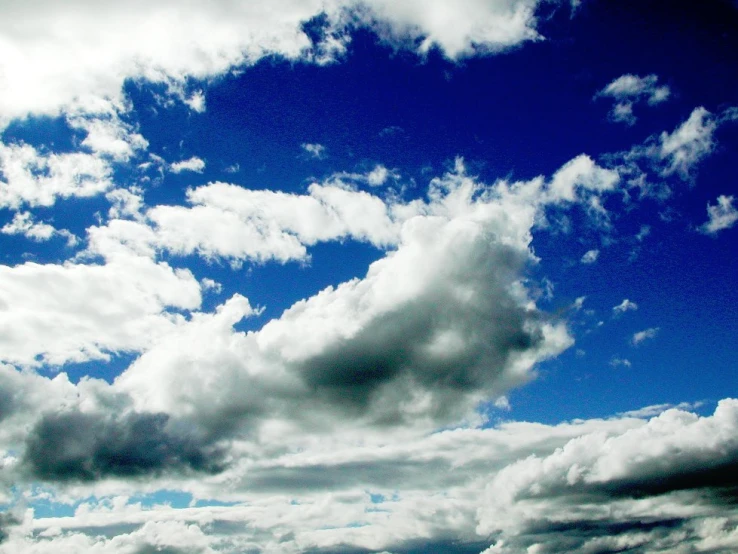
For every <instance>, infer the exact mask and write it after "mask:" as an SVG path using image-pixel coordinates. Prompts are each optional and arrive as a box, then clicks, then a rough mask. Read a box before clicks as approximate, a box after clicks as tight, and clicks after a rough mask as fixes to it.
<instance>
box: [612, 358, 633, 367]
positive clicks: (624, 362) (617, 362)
mask: <svg viewBox="0 0 738 554" xmlns="http://www.w3.org/2000/svg"><path fill="white" fill-rule="evenodd" d="M610 365H611V366H612V367H621V366H622V367H631V365H633V364H631V363H630V360H628V359H627V358H618V357H614V358H612V359H611V360H610Z"/></svg>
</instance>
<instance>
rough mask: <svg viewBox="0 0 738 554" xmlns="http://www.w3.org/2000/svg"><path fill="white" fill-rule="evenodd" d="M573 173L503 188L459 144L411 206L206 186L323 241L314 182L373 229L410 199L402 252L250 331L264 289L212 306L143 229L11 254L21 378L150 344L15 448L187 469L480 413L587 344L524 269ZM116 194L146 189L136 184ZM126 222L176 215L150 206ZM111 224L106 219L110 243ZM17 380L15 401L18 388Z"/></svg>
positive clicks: (48, 469)
mask: <svg viewBox="0 0 738 554" xmlns="http://www.w3.org/2000/svg"><path fill="white" fill-rule="evenodd" d="M591 170H592V171H595V172H596V171H597V168H596V167H594V166H593V167H592V168H591ZM569 178H570V179H572V180H574V182H575V183H577V184H575V185H573V186H574V187H575V189H579V188H582V189H583V190H584V191H589V193H591V191H592V190H593V187H592V186H591V184H590V179H589V178H583V177H582V175H581V172H576V173H575V174H574V175H573V176H571V177H569ZM561 183H562V177H561V175H560V173H557V174H556V175H554V177H552V178H551V179H550V180H544V179H542V178H536V179H533V180H532V181H528V182H517V183H508V182H506V181H499V182H497V183H495V184H494V185H492V186H487V185H484V184H482V183H479V182H478V181H476V180H475V179H474V178H472V177H470V176H468V175H467V174H466V172H465V169H464V166H463V163H462V162H461V161H460V160H459V161H457V165H456V168H455V170H454V171H453V172H450V173H448V174H446V175H444V176H443V177H441V178H437V179H434V180H433V181H432V182H431V184H430V187H429V193H428V197H427V199H426V200H425V201H413V202H411V203H409V204H397V205H395V206H391V205H386V204H384V203H383V201H381V200H380V199H378V198H376V197H372V196H369V195H367V194H365V193H358V192H355V191H352V190H346V189H343V188H335V189H331V190H328V191H326V190H323V189H320V190H319V192H317V193H316V192H315V190H316V189H313V194H314V195H313V196H305V197H297V196H295V197H293V198H292V200H294V201H296V202H297V206H296V207H295V208H294V209H293V208H290V207H289V200H290V198H288V197H287V196H285V195H283V196H279V195H278V196H277V198H276V199H277V200H278V202H273V200H274V198H273V197H271V196H269V195H267V194H266V193H264V192H259V191H256V192H254V191H247V190H246V189H241V188H239V187H235V186H233V185H224V184H213V185H208V186H206V187H202V188H201V189H195V190H193V191H191V195H192V198H193V199H197V200H201V201H203V202H207V203H209V205H211V206H213V207H218V208H221V209H225V208H226V207H228V208H229V209H234V210H236V212H239V211H240V213H241V215H242V216H243V217H245V218H247V217H258V218H259V219H260V221H261V224H262V225H266V226H273V225H276V226H280V225H287V224H288V222H289V224H290V225H296V226H297V227H291V228H290V231H291V232H292V233H295V234H296V235H297V236H303V237H311V240H312V238H315V240H317V238H320V237H317V238H316V237H313V235H311V233H316V232H320V229H321V228H322V227H325V225H321V226H318V227H316V226H307V227H300V225H303V223H305V224H307V223H306V222H307V221H308V220H305V222H303V223H300V221H299V220H295V219H294V218H293V217H292V214H297V213H300V212H301V211H303V210H304V205H303V204H302V203H303V202H308V204H307V205H308V206H313V207H314V209H315V210H317V211H316V212H315V214H313V215H315V218H316V220H318V221H320V218H321V217H323V216H321V213H323V212H321V211H320V210H322V209H323V207H322V206H321V204H320V203H319V202H316V201H315V198H314V197H318V198H324V196H322V195H324V194H325V195H326V196H325V198H333V195H337V198H340V199H341V202H348V206H349V207H350V206H352V205H353V204H352V202H356V201H358V202H359V205H358V208H357V209H356V210H355V213H356V214H361V215H363V216H364V219H359V218H358V215H352V214H354V212H352V211H351V210H349V211H348V212H346V213H347V214H348V216H347V217H345V221H344V220H339V222H341V221H343V223H342V225H348V223H346V222H349V221H350V222H351V225H358V226H359V227H356V228H355V230H352V231H351V232H352V233H353V236H354V237H355V238H364V236H365V235H364V234H367V235H368V236H371V231H364V230H363V229H365V228H366V229H379V228H380V226H381V225H385V224H386V222H387V221H386V220H387V217H388V216H387V213H388V212H394V213H396V214H401V217H400V216H399V215H398V216H396V220H395V222H394V224H393V225H390V226H385V228H386V229H387V228H389V229H395V230H394V231H393V233H394V234H395V236H394V237H393V238H392V240H384V239H382V240H381V241H380V240H378V241H377V244H382V245H384V246H385V247H386V248H388V250H387V251H386V254H385V255H384V257H382V258H380V259H379V260H377V261H376V262H374V263H373V264H372V265H371V266H370V267H369V269H368V271H367V273H366V275H365V276H364V277H363V278H361V279H358V278H357V279H354V280H351V281H347V282H344V283H342V284H340V285H338V286H336V287H329V288H327V289H325V290H323V291H321V292H319V293H318V294H316V295H314V296H312V297H309V298H307V299H305V300H303V301H300V302H297V303H296V304H294V305H293V306H292V307H291V308H290V309H288V310H286V311H285V312H284V313H283V314H282V315H281V316H280V317H278V318H276V319H273V320H271V321H269V322H267V323H265V324H264V325H263V326H262V327H261V328H260V329H258V330H256V331H250V332H240V331H236V330H235V329H234V325H235V324H237V323H238V322H239V321H240V320H241V319H243V318H245V317H252V316H258V314H259V310H255V309H254V308H252V307H251V305H250V304H249V302H248V300H247V299H246V298H244V297H242V296H240V295H238V294H236V295H234V296H232V297H231V298H230V299H229V300H227V301H226V302H225V303H223V304H222V305H221V306H220V307H218V308H217V310H216V311H215V312H213V313H198V312H195V311H194V310H196V309H197V308H198V307H199V305H200V284H199V283H198V282H197V281H196V280H195V278H194V276H193V275H192V274H191V273H190V272H189V271H187V270H175V269H173V268H172V267H171V266H170V265H168V264H167V263H164V262H157V261H156V259H155V252H153V251H152V252H148V254H150V255H145V254H146V252H137V251H136V248H138V249H139V250H145V248H143V247H140V248H139V247H136V248H131V247H130V245H128V244H127V243H126V242H125V240H121V241H119V242H118V243H117V244H118V246H117V247H113V246H111V245H112V244H114V243H115V241H113V240H112V239H110V242H109V244H108V245H107V247H106V248H101V250H100V252H98V253H102V254H104V258H103V262H102V263H98V264H82V263H70V262H68V263H65V264H62V265H53V264H47V265H41V264H33V263H25V264H22V265H18V266H14V267H5V268H4V270H3V271H4V274H5V275H4V277H3V286H2V290H3V291H4V293H5V294H4V296H3V298H2V301H3V306H4V311H3V317H4V322H3V328H4V329H5V332H4V333H3V343H4V346H3V356H4V359H5V360H6V361H8V362H11V363H15V364H19V365H21V366H26V367H27V369H26V370H25V371H26V373H18V374H16V370H13V369H6V373H7V374H8V375H10V377H8V378H9V379H11V380H12V379H15V380H18V379H21V380H24V382H27V383H29V384H27V385H25V386H27V387H41V386H50V385H47V384H46V383H48V381H47V380H46V379H45V378H41V377H36V376H35V375H34V374H33V373H32V372H33V369H32V368H33V367H35V366H38V365H39V364H40V363H41V362H43V363H46V364H52V365H53V364H63V363H65V362H70V361H72V362H81V361H85V360H94V359H107V358H108V357H109V356H110V355H111V354H112V353H115V352H143V353H142V354H141V356H140V357H139V358H138V359H136V361H135V362H134V363H133V364H132V365H131V366H130V367H129V368H128V369H127V370H125V371H124V372H123V373H122V375H120V376H119V377H118V378H117V379H116V381H115V383H114V384H113V385H107V384H104V383H103V382H92V381H89V382H86V383H87V384H85V387H86V388H84V389H83V390H84V391H88V392H83V391H82V392H80V391H81V390H82V389H80V390H77V393H76V394H74V393H73V394H72V398H71V399H69V394H68V393H65V394H64V395H55V396H56V398H57V400H56V401H55V400H54V396H52V398H51V399H50V400H49V401H50V402H51V404H47V405H44V409H42V410H39V413H40V414H42V415H41V417H40V418H37V419H35V422H33V423H31V422H30V421H26V423H25V424H24V425H25V426H26V427H25V428H26V429H30V432H29V433H27V434H26V436H25V439H24V440H23V441H22V442H23V444H24V446H23V447H22V449H21V451H22V452H23V454H22V455H21V457H20V458H17V459H15V462H13V464H11V465H12V466H13V467H17V471H18V472H20V473H19V475H25V476H29V477H34V478H37V479H42V480H50V481H67V480H70V481H75V482H84V481H96V480H99V479H104V478H112V477H116V478H122V477H136V476H140V475H150V476H157V475H164V476H166V475H175V474H176V475H180V476H181V475H187V474H189V473H191V472H197V471H200V472H205V473H208V472H219V471H221V470H223V469H225V468H227V467H229V463H230V462H229V460H232V458H230V457H229V456H230V454H229V452H231V450H229V449H233V448H237V446H234V444H238V443H239V441H245V443H244V444H245V445H251V446H248V448H257V449H258V448H266V447H267V446H268V445H270V444H279V443H280V442H282V441H285V443H288V442H289V440H288V438H289V437H293V438H294V437H297V436H301V435H303V434H304V433H306V432H307V433H309V434H313V433H317V435H316V436H320V435H321V434H323V433H324V432H332V431H333V430H335V428H336V425H338V426H339V427H341V425H343V424H339V423H337V422H341V421H345V422H346V423H345V425H347V426H348V427H347V429H349V430H351V429H354V430H355V429H361V428H363V429H366V430H369V431H371V430H378V429H382V428H397V427H398V425H401V426H402V427H403V428H406V429H408V430H414V431H413V432H427V431H428V430H431V429H435V428H437V427H438V426H440V425H446V424H453V423H454V422H459V421H469V422H473V421H478V418H479V415H478V414H476V412H475V409H476V407H477V405H478V403H479V402H481V401H483V400H485V399H487V398H499V397H500V396H501V395H502V394H504V393H505V392H506V391H508V390H509V389H510V388H512V387H515V386H518V385H520V384H522V383H525V382H526V381H528V380H530V379H531V378H532V377H533V376H534V372H535V366H536V364H537V363H538V362H539V361H541V360H544V359H546V358H549V357H551V356H555V355H557V354H558V353H559V352H561V351H562V350H563V349H565V348H567V347H568V346H569V345H570V344H571V340H572V339H571V337H570V335H569V333H568V331H567V329H566V327H565V326H564V324H563V323H561V322H557V321H555V320H554V319H552V318H551V317H550V316H547V315H546V314H545V313H543V312H541V311H540V310H539V309H538V308H537V307H536V305H535V303H534V302H533V300H532V299H531V297H530V295H529V293H528V291H527V289H526V286H525V284H524V281H523V280H522V275H523V273H524V271H525V268H526V267H527V266H529V265H530V264H531V263H535V257H534V256H533V254H532V251H531V249H530V241H531V230H532V228H533V226H534V225H536V222H537V221H539V220H540V219H541V218H542V215H541V212H542V211H544V210H545V209H546V208H547V206H548V205H550V204H554V205H557V206H558V205H560V204H561V203H562V202H566V201H567V199H568V198H570V197H574V198H576V197H578V196H579V193H578V192H576V190H575V192H574V193H573V196H572V194H570V193H569V189H568V188H566V187H565V188H564V189H563V190H564V191H565V194H564V195H563V196H562V195H561V194H559V192H560V189H561ZM319 188H320V187H318V189H319ZM269 194H277V193H269ZM117 196H121V198H122V200H121V201H122V202H123V201H125V202H123V203H124V204H125V203H127V204H131V203H133V204H136V202H134V201H133V200H132V197H135V196H136V195H135V194H134V193H130V194H128V195H117ZM347 199H348V200H347ZM371 206H377V207H382V209H381V210H380V209H374V210H372V209H367V207H371ZM277 207H279V208H280V209H277ZM285 207H286V209H287V212H283V211H280V210H281V209H282V208H285ZM153 209H154V210H155V209H156V208H153ZM254 210H255V211H254ZM132 212H133V213H136V211H135V210H132ZM331 213H341V209H339V207H338V205H337V206H334V207H333V208H332V210H331ZM244 214H245V215H244ZM149 217H150V218H151V219H152V220H157V218H156V217H153V216H151V215H150V214H149ZM118 221H120V222H121V223H128V224H130V225H134V226H135V225H142V226H143V227H144V228H146V229H148V231H149V232H150V233H151V234H153V235H156V233H158V232H160V229H159V228H155V229H152V228H150V227H147V226H146V225H145V224H143V223H141V221H138V220H136V219H135V218H134V219H132V220H118ZM372 222H373V226H371V225H370V226H369V227H365V226H366V225H369V224H370V223H372ZM380 224H381V225H380ZM204 229H206V231H207V233H206V232H203V235H205V234H209V235H212V234H213V233H212V229H211V228H209V227H208V228H204ZM351 229H354V228H351ZM356 229H358V230H356ZM341 232H343V231H341ZM96 238H97V237H96V236H95V233H94V230H93V231H91V235H90V240H91V243H92V244H95V240H96ZM108 238H110V237H108ZM116 238H118V239H120V238H121V237H120V236H116ZM124 238H125V237H124ZM100 244H105V243H104V242H101V243H99V244H98V246H99V245H100ZM182 311H183V312H185V313H184V314H183V313H180V312H182ZM188 312H189V314H188ZM62 328H63V329H64V330H65V332H64V333H58V329H62ZM28 372H31V373H28ZM13 375H15V377H12V376H13ZM79 386H81V385H79ZM79 386H77V387H76V388H77V389H79ZM65 387H66V388H69V387H71V390H72V391H74V390H75V387H74V386H72V385H70V384H69V383H68V382H67V385H65ZM8 390H10V389H8ZM89 391H92V392H89ZM8 394H10V393H8ZM6 396H7V398H8V402H7V406H8V407H7V409H6V411H7V413H8V414H13V413H15V412H16V411H17V407H18V400H17V399H16V400H13V399H15V398H16V395H15V394H10V395H9V396H8V395H6ZM64 399H67V400H64ZM55 402H56V403H55ZM308 408H309V409H308ZM113 414H115V416H113ZM336 416H340V417H339V418H338V419H336ZM29 425H30V427H29ZM62 428H74V429H75V432H73V433H71V432H70V433H59V432H58V431H59V429H62ZM372 432H373V431H372ZM280 437H281V438H280ZM16 440H17V437H16ZM233 441H236V442H235V443H234V442H233ZM11 445H12V441H11V443H9V444H8V447H10V448H16V447H13V446H11ZM16 446H17V445H16Z"/></svg>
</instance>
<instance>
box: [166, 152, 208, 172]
mask: <svg viewBox="0 0 738 554" xmlns="http://www.w3.org/2000/svg"><path fill="white" fill-rule="evenodd" d="M204 169H205V162H204V161H203V160H202V159H200V158H198V157H197V156H192V157H191V158H189V159H187V160H182V161H181V162H176V163H173V164H171V165H170V166H169V171H171V172H172V173H182V172H183V171H194V172H195V173H202V172H203V170H204Z"/></svg>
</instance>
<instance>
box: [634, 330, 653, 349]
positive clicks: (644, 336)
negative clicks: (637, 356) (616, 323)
mask: <svg viewBox="0 0 738 554" xmlns="http://www.w3.org/2000/svg"><path fill="white" fill-rule="evenodd" d="M658 332H659V328H658V327H651V328H649V329H644V330H643V331H638V332H637V333H634V334H633V336H632V337H631V339H630V343H631V344H632V345H633V346H638V345H639V344H641V343H642V342H643V341H645V340H648V339H652V338H654V337H655V336H656V334H657V333H658Z"/></svg>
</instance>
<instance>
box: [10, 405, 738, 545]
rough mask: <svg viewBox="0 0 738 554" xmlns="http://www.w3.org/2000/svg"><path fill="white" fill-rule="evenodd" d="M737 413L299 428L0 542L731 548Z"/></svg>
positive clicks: (659, 412) (28, 524) (674, 411)
mask: <svg viewBox="0 0 738 554" xmlns="http://www.w3.org/2000/svg"><path fill="white" fill-rule="evenodd" d="M126 421H127V420H126V419H125V418H123V422H126ZM737 422H738V401H736V400H730V399H727V400H723V401H721V402H720V403H719V404H718V406H717V408H716V409H715V411H714V414H712V415H709V416H698V415H696V414H693V413H690V412H688V411H686V410H685V409H683V408H682V409H679V408H669V407H668V406H661V407H659V406H652V407H646V408H644V409H642V410H639V413H638V414H636V413H633V414H624V415H621V416H617V417H612V418H608V419H589V420H577V421H574V422H569V423H561V424H558V425H542V424H534V423H522V422H508V423H500V424H498V425H496V426H494V427H489V428H458V429H450V430H446V431H442V432H438V433H433V434H430V435H429V434H415V435H408V434H407V433H406V432H405V431H402V430H399V429H395V430H390V429H383V430H382V431H381V432H372V431H371V430H367V431H366V432H363V433H361V434H360V435H357V434H355V433H348V434H345V435H344V434H341V433H334V434H333V435H332V436H331V437H330V438H328V437H324V438H321V439H316V438H315V437H311V436H310V435H306V434H303V435H295V436H293V437H292V440H293V441H294V442H292V443H291V444H289V445H284V447H283V448H282V449H281V450H280V452H281V454H279V455H275V454H274V452H273V451H272V453H271V454H269V453H267V451H264V450H259V449H253V448H252V449H250V450H244V451H243V452H242V454H241V456H242V457H243V456H247V455H248V456H250V457H251V460H250V461H249V462H248V463H242V465H241V468H240V469H239V470H238V473H227V475H228V477H227V480H228V482H229V483H230V486H229V487H228V490H227V491H224V490H223V488H222V485H221V484H220V483H221V479H222V478H221V477H219V476H213V475H209V474H208V473H207V472H206V473H203V474H201V476H200V477H199V478H198V479H197V480H193V481H192V484H191V486H192V489H191V490H192V491H193V492H194V491H199V492H197V493H196V494H198V495H200V498H203V499H205V498H213V497H212V496H208V495H210V494H213V492H214V491H216V490H218V491H219V494H220V495H222V496H221V498H222V499H223V500H230V502H225V503H223V502H221V503H216V505H212V504H211V505H207V502H206V503H205V505H195V504H194V503H193V504H191V505H190V506H189V507H180V508H174V507H171V506H167V505H154V506H151V507H144V506H142V505H141V503H140V502H138V501H136V500H135V499H132V498H127V497H120V496H117V495H112V496H107V497H104V498H101V499H94V498H91V499H89V500H86V501H85V502H84V503H82V504H80V505H79V506H78V507H77V508H76V511H75V513H74V515H72V516H69V517H49V518H43V519H30V518H27V521H24V522H23V523H21V524H17V525H14V526H12V527H9V530H8V539H7V542H6V544H5V545H2V546H0V552H24V551H25V550H24V548H26V547H29V546H30V545H31V544H34V548H35V550H34V551H38V552H52V551H54V552H65V550H64V549H65V548H67V549H69V548H71V545H77V546H78V548H79V547H80V545H81V547H84V548H92V547H93V546H94V547H95V548H97V549H98V550H99V551H100V552H108V551H110V552H129V551H130V552H138V550H135V548H139V549H141V548H155V547H157V548H159V549H161V551H168V550H166V549H167V548H169V549H171V551H172V552H179V551H180V550H178V549H183V548H187V547H189V548H192V549H193V550H191V551H193V552H211V551H214V552H224V553H234V554H235V553H237V552H243V551H248V550H249V549H253V548H259V549H261V550H263V551H267V552H271V551H275V552H276V551H279V552H287V553H291V552H305V551H328V552H335V551H343V552H353V551H356V552H360V551H362V550H370V551H377V552H379V551H383V550H384V551H392V552H403V551H406V550H409V549H411V548H415V549H422V550H425V551H431V550H432V549H434V548H435V550H436V551H444V548H445V549H446V551H453V550H450V549H451V545H455V547H457V548H460V549H462V550H461V551H476V552H481V551H488V552H504V553H513V552H525V551H529V552H561V551H567V552H575V553H578V554H579V553H582V554H583V553H586V552H592V551H612V550H617V549H618V548H621V549H622V548H625V547H628V548H630V549H632V550H633V551H634V552H639V553H644V554H645V553H647V552H658V551H660V550H661V551H680V549H684V548H692V549H693V550H694V551H698V552H699V551H707V552H730V551H731V550H735V548H736V546H738V532H737V531H736V529H738V511H736V509H735V506H734V502H733V497H734V490H735V486H736V479H735V469H736V468H735V466H736V463H738V444H737V441H736V439H735V437H736V436H738V433H736V431H737V430H738V429H736V426H737V425H738V423H737ZM93 425H94V424H93ZM100 425H103V426H104V425H107V423H104V424H100ZM123 426H124V425H123V424H120V426H119V425H118V424H115V428H114V430H117V429H118V428H119V427H123ZM78 434H81V435H84V433H80V432H77V431H74V432H73V433H72V435H73V436H76V435H78ZM113 434H115V433H113ZM156 437H158V434H156V433H154V434H153V437H152V438H156ZM83 438H85V440H87V436H86V435H84V437H83ZM56 440H58V439H56ZM99 441H100V443H105V442H107V441H106V439H105V438H102V437H101V438H100V439H99ZM110 442H112V443H115V440H114V439H111V440H110ZM83 443H84V441H83ZM134 452H136V451H135V450H134ZM164 452H166V450H164ZM259 453H260V454H259ZM142 455H143V454H142ZM148 455H149V456H152V457H155V456H156V455H157V451H156V450H155V449H152V453H150V454H148ZM52 458H54V456H52ZM116 463H118V462H116ZM236 475H240V479H242V480H243V481H240V480H239V479H237V478H236ZM164 482H166V481H164ZM242 487H243V488H242ZM480 488H481V489H482V490H483V491H484V493H483V494H480V493H479V491H480ZM439 490H440V491H442V492H439ZM327 523H329V524H327ZM154 529H156V530H157V531H154ZM113 530H114V534H115V535H116V536H115V538H103V537H105V536H106V535H108V536H109V535H110V534H111V531H113ZM185 538H186V539H187V540H189V541H191V542H190V543H189V545H187V544H186V543H185V542H184V541H185ZM131 545H135V547H132V546H131ZM3 547H4V548H6V550H2V548H3ZM488 547H489V550H487V548H488ZM54 548H56V550H54ZM472 548H476V550H472ZM13 549H15V550H13ZM143 551H146V550H143ZM184 551H185V552H188V550H184Z"/></svg>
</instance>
